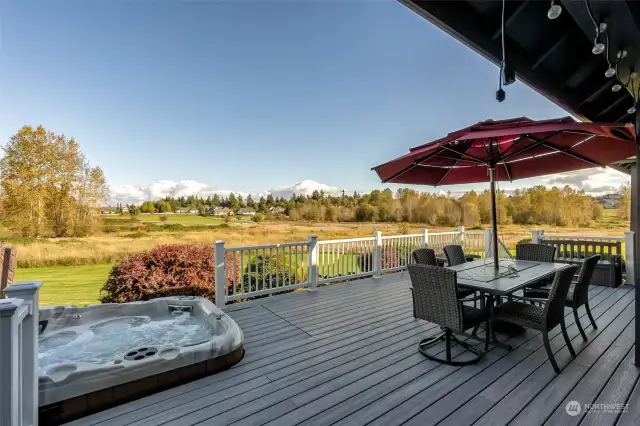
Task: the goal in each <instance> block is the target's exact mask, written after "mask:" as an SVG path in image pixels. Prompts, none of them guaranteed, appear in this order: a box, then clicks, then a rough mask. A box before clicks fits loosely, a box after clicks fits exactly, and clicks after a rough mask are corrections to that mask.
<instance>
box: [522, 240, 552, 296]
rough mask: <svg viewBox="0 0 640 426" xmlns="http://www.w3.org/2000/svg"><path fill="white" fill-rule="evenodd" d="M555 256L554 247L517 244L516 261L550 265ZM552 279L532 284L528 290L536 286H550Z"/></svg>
mask: <svg viewBox="0 0 640 426" xmlns="http://www.w3.org/2000/svg"><path fill="white" fill-rule="evenodd" d="M555 256H556V248H555V246H550V245H546V244H530V243H529V244H517V245H516V260H528V261H531V262H549V263H552V262H553V260H554V258H555ZM552 282H553V278H545V279H543V280H540V281H539V282H537V283H535V284H532V285H530V286H529V288H535V287H538V286H544V285H551V283H552ZM525 290H527V289H525Z"/></svg>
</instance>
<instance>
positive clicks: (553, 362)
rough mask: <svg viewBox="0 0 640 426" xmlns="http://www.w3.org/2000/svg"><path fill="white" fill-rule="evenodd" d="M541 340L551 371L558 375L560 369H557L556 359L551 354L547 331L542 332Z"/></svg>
mask: <svg viewBox="0 0 640 426" xmlns="http://www.w3.org/2000/svg"><path fill="white" fill-rule="evenodd" d="M542 340H543V341H544V349H545V350H546V351H547V356H548V357H549V361H550V362H551V366H552V367H553V370H554V371H555V372H556V373H560V369H559V368H558V364H557V363H556V359H555V358H554V357H553V352H551V345H549V334H548V331H547V330H544V331H543V332H542Z"/></svg>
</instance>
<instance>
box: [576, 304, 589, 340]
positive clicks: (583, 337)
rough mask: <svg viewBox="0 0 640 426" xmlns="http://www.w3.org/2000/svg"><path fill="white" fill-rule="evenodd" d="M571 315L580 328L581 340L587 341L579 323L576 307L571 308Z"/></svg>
mask: <svg viewBox="0 0 640 426" xmlns="http://www.w3.org/2000/svg"><path fill="white" fill-rule="evenodd" d="M573 317H574V318H575V319H576V325H577V326H578V330H580V335H581V336H582V340H584V341H587V340H589V339H587V335H586V334H585V333H584V329H583V328H582V324H580V318H578V308H576V307H574V308H573Z"/></svg>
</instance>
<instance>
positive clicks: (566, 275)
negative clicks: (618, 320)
mask: <svg viewBox="0 0 640 426" xmlns="http://www.w3.org/2000/svg"><path fill="white" fill-rule="evenodd" d="M577 269H578V267H577V266H575V265H567V266H565V267H564V268H562V269H559V270H558V271H557V272H556V275H555V278H554V280H553V284H552V285H551V290H550V291H549V299H547V300H546V301H545V302H544V306H536V305H533V304H529V303H524V302H527V301H531V300H535V301H536V302H539V301H540V299H530V298H526V297H519V296H513V299H514V300H511V301H508V302H506V303H502V304H500V305H498V306H496V307H495V308H494V316H493V317H494V318H495V319H497V320H500V321H505V322H509V323H511V324H516V325H519V326H522V327H526V328H531V329H534V330H539V331H541V332H542V340H543V341H544V348H545V350H546V351H547V355H548V356H549V361H550V362H551V365H552V366H553V369H554V370H555V372H556V373H559V372H560V369H559V368H558V364H557V363H556V360H555V358H554V357H553V352H552V351H551V346H550V345H549V331H550V330H552V329H553V328H555V327H556V326H557V325H560V327H561V328H562V336H563V337H564V341H565V342H566V344H567V348H568V349H569V352H570V353H571V356H573V357H575V356H576V352H575V351H574V350H573V346H571V340H569V336H568V335H567V328H566V326H565V324H564V304H565V300H566V299H567V293H568V292H569V287H570V286H571V280H572V279H573V274H575V272H576V270H577Z"/></svg>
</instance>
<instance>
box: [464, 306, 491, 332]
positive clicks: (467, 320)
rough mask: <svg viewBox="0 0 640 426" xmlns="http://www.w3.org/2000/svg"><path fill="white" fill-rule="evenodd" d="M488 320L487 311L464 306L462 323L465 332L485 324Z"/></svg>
mask: <svg viewBox="0 0 640 426" xmlns="http://www.w3.org/2000/svg"><path fill="white" fill-rule="evenodd" d="M488 318H489V313H488V312H487V311H486V310H484V309H478V308H474V307H473V306H467V305H462V323H463V328H464V329H465V330H466V329H469V328H471V327H475V326H476V325H478V324H480V323H483V322H485V321H486V320H487V319H488Z"/></svg>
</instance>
